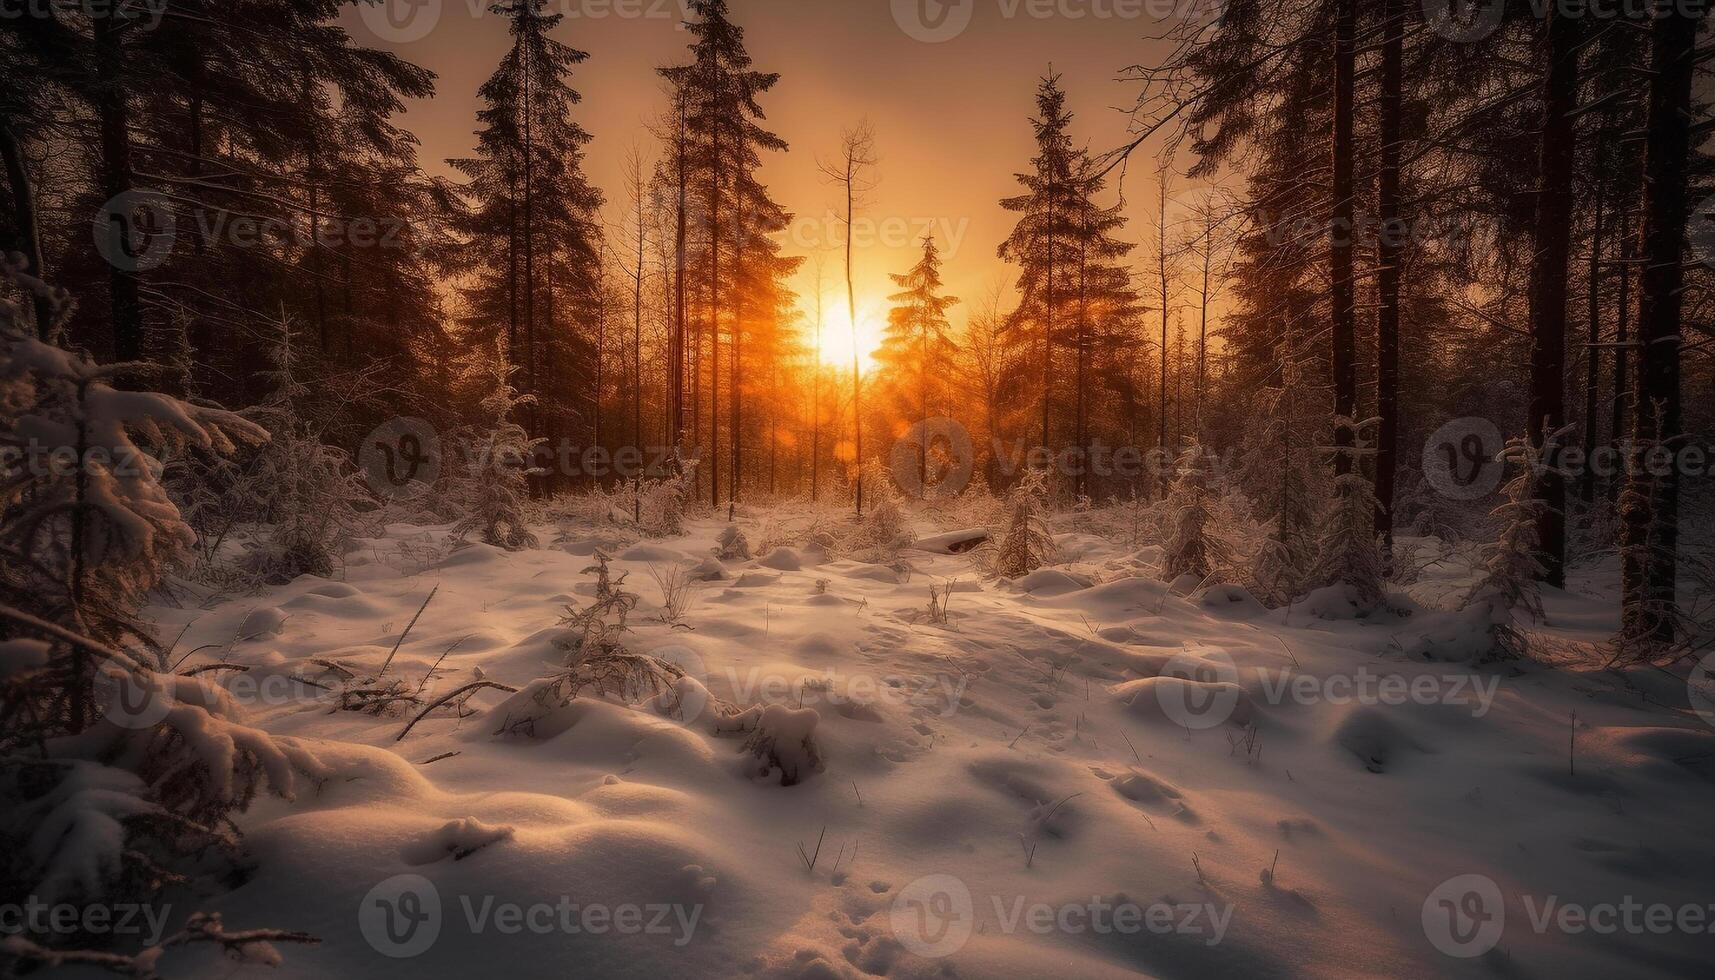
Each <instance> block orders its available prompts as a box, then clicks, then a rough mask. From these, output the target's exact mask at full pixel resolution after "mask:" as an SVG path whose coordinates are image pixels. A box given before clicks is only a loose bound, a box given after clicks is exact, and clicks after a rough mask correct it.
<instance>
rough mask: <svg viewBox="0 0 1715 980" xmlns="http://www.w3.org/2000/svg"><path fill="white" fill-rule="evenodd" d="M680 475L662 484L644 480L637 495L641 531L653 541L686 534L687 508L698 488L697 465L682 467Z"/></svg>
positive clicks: (665, 478)
mask: <svg viewBox="0 0 1715 980" xmlns="http://www.w3.org/2000/svg"><path fill="white" fill-rule="evenodd" d="M674 465H675V468H676V472H674V473H673V474H672V475H669V476H665V477H662V478H661V479H659V480H642V481H640V482H639V485H638V486H637V487H636V488H635V490H634V492H635V493H636V494H637V495H638V497H639V498H640V499H639V501H638V528H639V529H640V530H641V531H642V532H643V533H644V534H645V535H648V536H649V537H652V538H667V537H673V536H674V535H678V534H684V533H685V506H686V503H687V502H688V501H689V500H690V499H691V494H692V493H693V492H695V490H696V487H697V461H696V460H691V461H690V462H688V463H679V462H678V456H677V455H675V456H674Z"/></svg>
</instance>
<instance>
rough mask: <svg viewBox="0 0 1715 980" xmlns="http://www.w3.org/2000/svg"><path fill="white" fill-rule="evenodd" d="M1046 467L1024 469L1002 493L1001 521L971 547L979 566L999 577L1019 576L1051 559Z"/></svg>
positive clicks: (1052, 544) (1052, 551) (1052, 549)
mask: <svg viewBox="0 0 1715 980" xmlns="http://www.w3.org/2000/svg"><path fill="white" fill-rule="evenodd" d="M1047 515H1048V471H1047V470H1037V469H1032V470H1026V471H1025V472H1024V474H1023V475H1022V476H1020V477H1019V480H1018V483H1017V485H1015V486H1014V487H1013V488H1012V491H1011V492H1010V493H1008V494H1007V497H1006V513H1005V516H1004V518H1003V522H1002V523H1001V524H1000V525H999V526H998V527H995V528H993V529H991V532H990V534H989V536H988V539H987V540H986V541H984V542H983V543H982V544H981V545H979V546H977V548H976V549H975V550H974V551H972V556H973V558H974V559H975V561H976V563H977V565H978V567H979V568H981V569H982V570H983V571H984V572H986V573H987V574H989V575H993V576H997V577H1000V578H1019V577H1021V576H1024V575H1028V574H1030V573H1031V572H1034V571H1035V570H1037V569H1038V568H1041V567H1042V566H1043V565H1046V564H1049V563H1051V562H1052V561H1053V560H1054V557H1055V549H1054V535H1053V533H1052V532H1051V531H1050V530H1049V528H1048V516H1047Z"/></svg>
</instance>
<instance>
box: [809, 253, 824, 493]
mask: <svg viewBox="0 0 1715 980" xmlns="http://www.w3.org/2000/svg"><path fill="white" fill-rule="evenodd" d="M810 371H811V375H810V503H812V504H813V503H815V502H816V488H817V484H818V482H819V480H818V477H819V475H820V470H819V469H818V464H819V461H820V460H821V457H822V267H821V266H820V265H818V266H817V267H816V351H815V353H814V354H813V355H812V356H811V359H810Z"/></svg>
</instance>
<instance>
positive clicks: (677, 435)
mask: <svg viewBox="0 0 1715 980" xmlns="http://www.w3.org/2000/svg"><path fill="white" fill-rule="evenodd" d="M677 95H678V103H679V105H678V109H679V126H678V130H677V132H676V134H675V144H676V145H675V152H676V155H677V163H676V164H675V165H674V171H675V173H674V183H675V184H677V185H678V186H677V190H678V194H679V198H678V203H677V205H676V206H675V208H674V215H673V223H674V229H673V345H672V346H673V352H672V357H671V360H672V365H671V370H670V372H669V373H670V376H671V378H672V389H671V392H670V397H669V408H668V412H667V419H668V432H669V433H670V435H671V439H672V443H673V445H674V446H676V447H677V446H679V445H680V444H681V443H683V442H684V438H685V361H686V358H687V357H688V356H689V355H688V354H687V353H686V350H685V205H686V202H685V194H686V186H685V184H686V177H685V139H686V132H685V90H684V88H683V86H681V87H680V89H679V91H678V93H677Z"/></svg>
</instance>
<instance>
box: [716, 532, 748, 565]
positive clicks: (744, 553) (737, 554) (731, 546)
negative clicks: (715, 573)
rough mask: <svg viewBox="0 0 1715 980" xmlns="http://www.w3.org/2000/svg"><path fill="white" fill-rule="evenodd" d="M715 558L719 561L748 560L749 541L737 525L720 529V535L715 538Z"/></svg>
mask: <svg viewBox="0 0 1715 980" xmlns="http://www.w3.org/2000/svg"><path fill="white" fill-rule="evenodd" d="M715 557H716V558H719V559H720V560H721V561H749V560H750V557H751V554H750V539H749V538H747V537H745V536H744V530H743V529H742V528H740V527H739V526H738V525H737V524H728V525H727V526H726V527H723V528H721V533H720V535H719V536H718V537H716V538H715Z"/></svg>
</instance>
